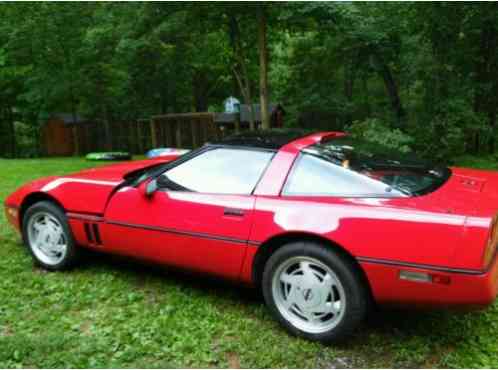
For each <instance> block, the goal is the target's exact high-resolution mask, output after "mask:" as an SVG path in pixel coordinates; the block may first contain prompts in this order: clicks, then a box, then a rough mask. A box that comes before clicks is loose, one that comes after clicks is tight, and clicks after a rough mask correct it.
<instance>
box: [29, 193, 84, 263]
mask: <svg viewBox="0 0 498 370" xmlns="http://www.w3.org/2000/svg"><path fill="white" fill-rule="evenodd" d="M22 233H23V239H24V244H25V245H26V247H27V248H28V250H29V251H30V253H31V255H32V257H33V260H34V261H35V263H36V264H37V265H39V266H41V267H43V268H45V269H47V270H53V271H57V270H64V269H67V268H69V267H71V266H72V265H73V264H74V263H75V262H76V260H77V257H78V251H77V247H76V244H75V242H74V238H73V235H72V233H71V229H70V228H69V224H68V222H67V218H66V215H65V214H64V212H63V211H62V210H61V209H60V208H59V207H57V206H56V205H55V204H53V203H51V202H47V201H43V202H39V203H35V204H33V205H32V206H31V207H29V208H28V209H27V211H26V214H25V215H24V218H23V225H22Z"/></svg>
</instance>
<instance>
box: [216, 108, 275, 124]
mask: <svg viewBox="0 0 498 370" xmlns="http://www.w3.org/2000/svg"><path fill="white" fill-rule="evenodd" d="M276 107H277V104H269V106H268V110H269V111H270V112H273V110H274V109H275V108H276ZM252 108H253V111H254V121H256V122H261V105H259V104H253V105H252ZM250 120H251V112H250V110H249V104H241V105H240V122H250ZM214 121H215V122H216V123H219V124H222V123H234V122H235V113H217V114H216V116H215V118H214Z"/></svg>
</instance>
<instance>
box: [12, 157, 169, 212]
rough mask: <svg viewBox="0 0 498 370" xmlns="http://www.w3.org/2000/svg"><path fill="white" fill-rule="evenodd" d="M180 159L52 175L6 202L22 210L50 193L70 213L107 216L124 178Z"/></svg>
mask: <svg viewBox="0 0 498 370" xmlns="http://www.w3.org/2000/svg"><path fill="white" fill-rule="evenodd" d="M177 157H178V156H171V157H161V158H160V159H148V160H140V161H131V162H123V163H118V164H112V165H109V166H102V167H97V168H92V169H88V170H83V171H80V172H76V173H73V174H69V175H66V176H58V177H56V176H51V177H45V178H42V179H38V180H35V181H32V182H30V183H27V184H25V185H24V186H22V187H20V188H19V189H17V190H16V191H15V192H14V193H12V194H11V195H10V196H9V197H8V198H7V199H6V201H5V203H6V204H9V205H12V206H16V207H19V206H20V205H21V204H22V202H23V201H24V199H26V197H27V196H29V195H30V194H33V193H46V194H48V195H50V196H51V197H52V198H53V199H55V200H56V201H57V202H58V203H59V204H61V205H62V207H63V208H64V209H65V211H66V212H78V213H88V214H98V215H100V214H103V213H104V211H105V207H106V205H107V202H108V200H109V197H110V196H111V195H112V194H113V191H114V189H115V188H116V187H117V186H119V185H120V184H121V183H122V182H123V180H124V177H125V176H126V175H127V174H129V173H131V172H133V171H137V170H141V169H145V168H147V167H151V166H155V165H158V164H162V163H167V162H170V161H172V160H174V159H176V158H177Z"/></svg>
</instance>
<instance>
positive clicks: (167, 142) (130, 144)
mask: <svg viewBox="0 0 498 370" xmlns="http://www.w3.org/2000/svg"><path fill="white" fill-rule="evenodd" d="M73 130H76V135H74V132H73ZM75 137H76V138H77V140H78V141H77V142H75V141H74V138H75ZM220 137H221V131H220V130H219V127H218V126H217V125H216V124H215V122H214V114H213V113H183V114H166V115H161V116H153V117H152V118H150V119H139V120H135V121H115V122H112V123H109V125H108V126H107V127H106V125H104V124H103V123H102V122H85V123H81V124H77V125H75V126H72V125H68V124H65V123H64V122H63V121H60V120H55V121H49V122H47V124H46V125H45V126H44V128H43V130H42V137H41V144H42V148H43V151H44V153H45V154H46V155H55V156H64V155H72V154H76V153H75V152H76V151H78V152H79V153H78V154H80V155H81V154H86V153H90V152H98V151H109V150H113V151H116V150H119V151H127V152H130V153H133V154H144V153H145V152H146V151H147V150H149V149H151V148H158V147H176V148H188V149H194V148H197V147H199V146H202V145H203V144H204V143H205V142H207V141H212V140H217V139H219V138H220ZM75 144H77V145H75Z"/></svg>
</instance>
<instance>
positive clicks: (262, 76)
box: [258, 5, 270, 129]
mask: <svg viewBox="0 0 498 370" xmlns="http://www.w3.org/2000/svg"><path fill="white" fill-rule="evenodd" d="M266 27H267V19H266V9H265V6H264V5H259V8H258V49H259V95H260V101H261V127H262V129H269V128H270V114H269V111H268V45H267V39H266V37H267V35H266V32H267V30H266Z"/></svg>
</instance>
